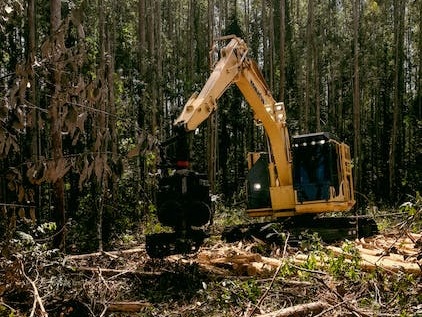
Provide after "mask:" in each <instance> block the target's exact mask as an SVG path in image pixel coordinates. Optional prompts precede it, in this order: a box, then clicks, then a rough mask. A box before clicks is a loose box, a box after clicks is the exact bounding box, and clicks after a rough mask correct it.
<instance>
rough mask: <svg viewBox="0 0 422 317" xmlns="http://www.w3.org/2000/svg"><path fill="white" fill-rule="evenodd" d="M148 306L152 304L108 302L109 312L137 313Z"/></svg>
mask: <svg viewBox="0 0 422 317" xmlns="http://www.w3.org/2000/svg"><path fill="white" fill-rule="evenodd" d="M148 306H151V304H150V303H148V302H111V303H109V304H108V308H107V312H109V313H111V312H115V313H116V312H119V313H136V312H139V311H141V310H142V309H143V308H145V307H148Z"/></svg>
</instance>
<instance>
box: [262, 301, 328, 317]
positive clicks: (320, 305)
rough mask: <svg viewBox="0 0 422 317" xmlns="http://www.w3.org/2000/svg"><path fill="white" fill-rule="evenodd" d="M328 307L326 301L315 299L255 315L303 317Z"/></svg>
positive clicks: (265, 316) (263, 316)
mask: <svg viewBox="0 0 422 317" xmlns="http://www.w3.org/2000/svg"><path fill="white" fill-rule="evenodd" d="M329 307H330V305H329V304H328V303H326V302H323V301H317V302H312V303H306V304H300V305H296V306H291V307H287V308H283V309H280V310H277V311H273V312H271V313H266V314H261V315H257V316H256V317H302V316H303V317H304V316H308V315H309V314H310V313H312V314H313V315H315V314H319V313H320V312H322V311H323V310H324V309H327V308H329Z"/></svg>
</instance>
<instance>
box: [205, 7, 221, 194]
mask: <svg viewBox="0 0 422 317" xmlns="http://www.w3.org/2000/svg"><path fill="white" fill-rule="evenodd" d="M214 21H215V20H214V0H208V43H209V44H210V48H211V47H212V44H213V38H214ZM213 63H214V60H213V54H210V60H209V64H210V67H211V66H212V64H213ZM207 125H208V129H207V132H208V137H207V139H208V142H207V157H208V158H209V159H208V167H207V169H208V179H209V182H210V191H211V193H215V183H216V177H217V166H218V163H217V157H218V154H217V145H218V139H217V138H218V126H217V125H218V120H217V113H216V112H214V113H213V114H212V115H211V117H210V120H208V123H207Z"/></svg>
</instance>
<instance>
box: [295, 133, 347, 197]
mask: <svg viewBox="0 0 422 317" xmlns="http://www.w3.org/2000/svg"><path fill="white" fill-rule="evenodd" d="M339 144H340V143H339V141H338V139H337V138H336V137H334V136H333V135H331V134H330V133H328V132H319V133H311V134H304V135H298V136H294V137H293V138H292V153H293V188H294V189H295V191H296V195H297V196H296V197H297V201H298V202H299V203H303V202H307V201H318V200H329V199H330V193H331V191H332V190H334V191H335V193H337V194H338V193H339V184H340V180H339V164H338V161H339V159H338V155H339V154H338V146H339Z"/></svg>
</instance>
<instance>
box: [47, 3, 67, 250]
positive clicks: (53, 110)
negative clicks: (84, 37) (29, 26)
mask: <svg viewBox="0 0 422 317" xmlns="http://www.w3.org/2000/svg"><path fill="white" fill-rule="evenodd" d="M60 23H61V0H50V33H51V35H53V34H54V33H55V32H56V31H57V30H58V29H59V26H60ZM52 79H53V80H52V84H53V85H54V87H52V91H53V93H52V97H51V102H50V107H49V115H50V118H51V132H50V133H51V145H52V154H53V160H54V161H55V163H56V164H58V162H59V161H60V160H61V159H62V158H63V143H62V126H61V118H60V117H59V116H60V113H61V111H60V108H61V100H60V98H59V95H60V90H61V70H60V67H59V68H54V69H53V70H52ZM53 189H54V205H55V206H54V207H55V208H54V219H55V221H56V225H57V229H58V232H57V234H56V236H55V239H54V245H55V247H57V248H61V249H64V247H65V228H64V226H65V224H66V212H65V205H64V180H63V178H60V179H58V180H57V181H56V182H54V184H53Z"/></svg>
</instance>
